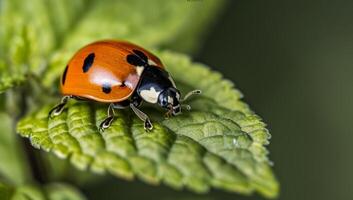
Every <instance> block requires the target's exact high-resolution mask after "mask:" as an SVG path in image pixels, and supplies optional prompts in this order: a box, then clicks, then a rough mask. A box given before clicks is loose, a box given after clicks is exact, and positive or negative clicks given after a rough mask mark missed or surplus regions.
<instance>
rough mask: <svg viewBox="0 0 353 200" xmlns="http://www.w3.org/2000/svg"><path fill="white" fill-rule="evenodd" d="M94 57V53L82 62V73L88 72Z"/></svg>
mask: <svg viewBox="0 0 353 200" xmlns="http://www.w3.org/2000/svg"><path fill="white" fill-rule="evenodd" d="M94 57H95V55H94V53H90V54H89V55H88V56H87V57H86V58H85V60H84V61H83V66H82V70H83V72H84V73H86V72H88V70H89V68H91V67H92V64H93V62H94Z"/></svg>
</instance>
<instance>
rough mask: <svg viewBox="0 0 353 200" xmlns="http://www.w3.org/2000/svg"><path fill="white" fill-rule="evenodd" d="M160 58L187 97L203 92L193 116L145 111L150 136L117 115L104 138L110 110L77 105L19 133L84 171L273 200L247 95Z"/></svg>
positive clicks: (193, 66)
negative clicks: (151, 124)
mask: <svg viewBox="0 0 353 200" xmlns="http://www.w3.org/2000/svg"><path fill="white" fill-rule="evenodd" d="M157 54H158V55H159V56H160V58H161V59H162V60H163V61H164V63H165V65H166V66H167V68H168V70H169V71H170V72H171V74H172V75H173V77H174V78H175V79H176V81H177V85H178V86H179V88H180V89H181V91H182V92H183V93H184V94H185V92H187V91H188V90H190V89H195V88H198V89H201V90H202V91H203V94H202V95H201V96H198V97H195V98H193V99H192V100H191V101H190V102H189V103H190V105H191V106H192V108H193V109H192V111H190V112H184V113H183V114H182V115H179V116H177V117H173V118H170V119H164V118H163V111H161V110H158V109H156V108H151V107H144V108H143V109H144V110H145V111H146V112H147V113H148V114H149V115H151V116H152V120H153V122H154V126H155V128H154V129H153V131H152V132H150V133H146V132H145V131H144V129H143V125H142V123H141V121H139V120H138V119H137V118H136V117H135V116H134V115H133V113H132V112H131V111H130V110H118V111H117V117H116V120H115V121H114V122H113V124H112V126H111V127H110V128H109V129H107V130H106V131H105V132H103V133H102V134H100V133H99V132H98V129H97V127H98V125H99V124H100V122H101V121H102V120H103V119H104V117H105V115H106V109H107V106H105V105H97V104H94V103H87V102H77V101H71V102H70V104H69V105H68V109H66V110H65V111H64V112H63V113H62V114H61V115H59V116H58V117H55V118H53V119H49V120H48V111H49V110H50V108H51V107H52V106H53V105H47V106H45V107H43V108H42V109H40V110H38V111H37V112H34V113H33V114H32V115H29V116H27V117H25V118H24V119H22V120H21V121H20V122H19V124H18V132H19V133H20V134H21V135H22V136H24V137H28V138H29V139H30V140H31V142H32V144H33V146H35V147H37V148H41V149H43V150H45V151H49V152H53V153H54V154H56V155H57V156H59V157H61V158H66V159H70V161H71V163H72V164H73V165H75V166H76V167H77V168H79V169H89V170H91V171H94V172H97V173H105V172H109V173H111V174H113V175H115V176H118V177H122V178H125V179H132V178H133V177H138V178H140V179H141V180H143V181H145V182H148V183H151V184H159V183H161V182H164V183H165V184H167V185H169V186H171V187H173V188H182V187H186V188H189V189H191V190H193V191H196V192H206V191H208V190H209V189H210V188H212V187H213V188H219V189H225V190H228V191H234V192H239V193H243V194H249V193H252V192H254V191H257V192H259V193H261V194H262V195H264V196H266V197H275V196H276V195H277V193H278V183H277V181H276V179H275V177H274V175H273V174H272V171H271V169H270V167H269V164H270V162H269V161H268V159H267V150H266V149H265V147H264V145H266V144H268V143H269V141H268V139H269V137H270V134H269V133H268V131H267V129H266V128H265V124H264V123H263V122H262V121H261V119H260V118H259V117H258V116H257V115H255V114H254V113H253V112H252V111H251V110H250V109H249V107H248V106H247V105H246V104H245V103H243V102H242V101H241V100H240V98H241V97H242V95H241V93H240V92H239V91H238V90H236V89H234V87H233V84H232V83H231V82H230V81H227V80H223V79H222V76H221V75H220V74H219V73H217V72H214V71H211V70H210V69H208V68H207V67H206V66H204V65H202V64H197V63H192V62H191V61H190V60H189V59H188V58H187V57H186V56H183V55H180V54H176V53H172V52H160V53H157ZM185 72H187V73H185Z"/></svg>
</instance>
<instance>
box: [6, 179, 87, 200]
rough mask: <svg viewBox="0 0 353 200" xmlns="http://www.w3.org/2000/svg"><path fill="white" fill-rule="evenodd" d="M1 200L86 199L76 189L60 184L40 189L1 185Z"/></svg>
mask: <svg viewBox="0 0 353 200" xmlns="http://www.w3.org/2000/svg"><path fill="white" fill-rule="evenodd" d="M0 199H1V200H84V199H85V197H84V196H82V194H80V192H79V191H77V190H76V189H75V188H73V187H71V186H69V185H65V184H59V183H52V184H48V185H45V186H43V187H39V186H37V185H23V186H18V187H12V186H9V185H6V184H3V183H0Z"/></svg>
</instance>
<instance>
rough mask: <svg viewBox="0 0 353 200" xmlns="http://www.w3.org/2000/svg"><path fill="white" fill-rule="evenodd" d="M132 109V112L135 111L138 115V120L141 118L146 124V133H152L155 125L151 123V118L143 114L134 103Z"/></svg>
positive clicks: (131, 105) (131, 104)
mask: <svg viewBox="0 0 353 200" xmlns="http://www.w3.org/2000/svg"><path fill="white" fill-rule="evenodd" d="M130 108H131V109H132V111H134V113H135V114H136V115H137V117H138V118H140V119H141V120H142V121H143V122H144V129H145V130H146V131H150V130H152V129H153V125H152V123H151V120H150V118H149V117H148V116H147V115H146V114H145V113H143V112H142V111H141V110H139V109H138V108H137V107H136V106H135V105H134V103H133V102H132V103H130Z"/></svg>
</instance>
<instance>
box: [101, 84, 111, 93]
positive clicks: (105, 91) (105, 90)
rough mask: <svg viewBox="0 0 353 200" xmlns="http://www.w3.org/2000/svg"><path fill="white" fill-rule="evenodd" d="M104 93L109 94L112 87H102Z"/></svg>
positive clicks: (104, 85) (105, 85)
mask: <svg viewBox="0 0 353 200" xmlns="http://www.w3.org/2000/svg"><path fill="white" fill-rule="evenodd" d="M102 91H103V92H104V93H106V94H109V93H110V92H111V91H112V87H111V86H110V84H108V83H104V84H103V86H102Z"/></svg>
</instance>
